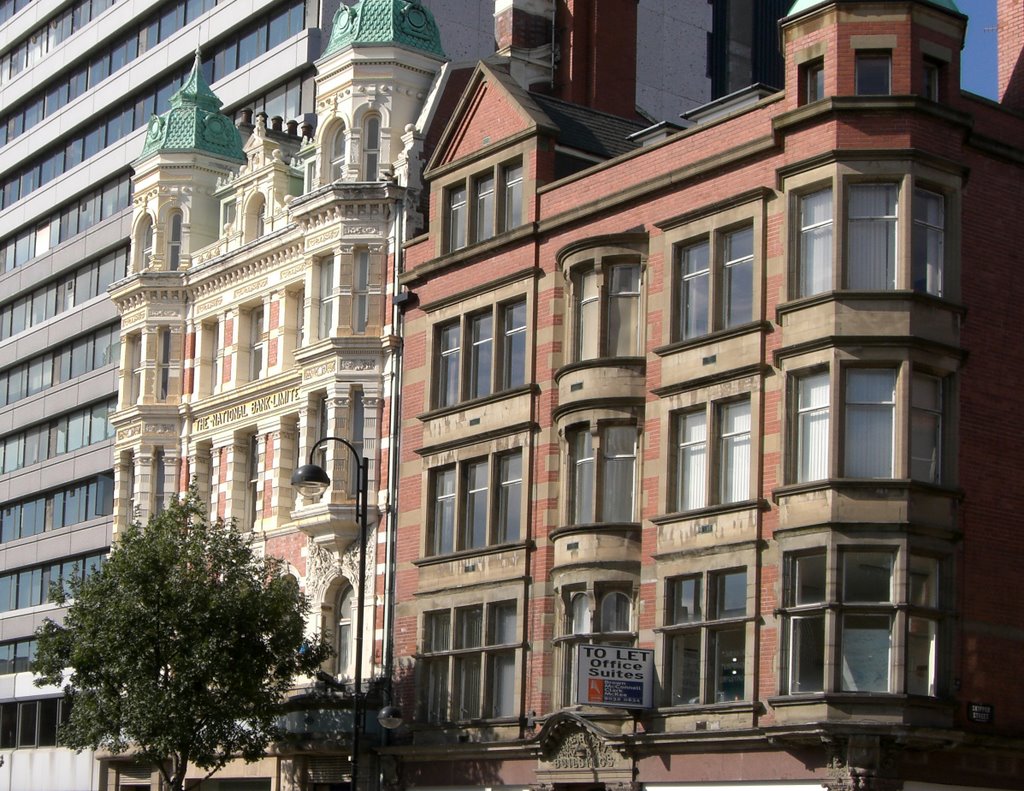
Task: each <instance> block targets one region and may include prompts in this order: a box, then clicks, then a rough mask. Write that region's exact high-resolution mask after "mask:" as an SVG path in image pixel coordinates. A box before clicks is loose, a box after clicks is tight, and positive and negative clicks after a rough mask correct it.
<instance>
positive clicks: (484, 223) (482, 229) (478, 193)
mask: <svg viewBox="0 0 1024 791" xmlns="http://www.w3.org/2000/svg"><path fill="white" fill-rule="evenodd" d="M473 211H474V213H475V214H476V223H475V229H476V234H475V239H474V241H477V242H482V241H484V240H485V239H490V238H491V237H492V236H494V176H492V175H486V176H481V177H480V178H478V179H476V180H475V181H474V182H473Z"/></svg>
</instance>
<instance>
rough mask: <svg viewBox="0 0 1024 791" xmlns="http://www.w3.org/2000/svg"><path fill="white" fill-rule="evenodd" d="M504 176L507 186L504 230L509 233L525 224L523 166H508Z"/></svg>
mask: <svg viewBox="0 0 1024 791" xmlns="http://www.w3.org/2000/svg"><path fill="white" fill-rule="evenodd" d="M502 175H503V179H504V185H505V195H504V204H505V206H504V208H505V212H504V225H503V227H502V230H504V231H509V230H511V229H512V228H517V227H519V226H520V225H522V223H523V166H522V165H508V166H507V167H505V169H504V172H503V174H502Z"/></svg>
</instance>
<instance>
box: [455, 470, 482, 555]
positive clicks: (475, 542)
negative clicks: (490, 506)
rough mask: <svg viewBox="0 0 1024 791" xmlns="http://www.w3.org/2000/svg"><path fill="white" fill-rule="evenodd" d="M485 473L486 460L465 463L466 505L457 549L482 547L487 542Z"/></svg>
mask: <svg viewBox="0 0 1024 791" xmlns="http://www.w3.org/2000/svg"><path fill="white" fill-rule="evenodd" d="M487 473H488V464H487V462H486V461H475V462H471V463H469V464H467V465H466V469H465V475H466V480H465V484H464V485H465V487H466V505H465V511H464V513H463V523H462V536H461V541H460V546H459V549H470V548H475V547H482V546H484V545H485V544H486V543H487V491H488V489H489V486H488V480H487Z"/></svg>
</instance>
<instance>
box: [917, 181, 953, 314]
mask: <svg viewBox="0 0 1024 791" xmlns="http://www.w3.org/2000/svg"><path fill="white" fill-rule="evenodd" d="M945 225H946V219H945V200H944V199H943V197H942V195H939V194H938V193H935V192H930V191H928V190H923V189H916V190H914V238H913V263H912V266H911V270H912V271H911V287H912V288H913V289H914V291H920V292H922V293H925V294H934V295H935V296H942V274H943V264H944V260H945V247H944V235H945Z"/></svg>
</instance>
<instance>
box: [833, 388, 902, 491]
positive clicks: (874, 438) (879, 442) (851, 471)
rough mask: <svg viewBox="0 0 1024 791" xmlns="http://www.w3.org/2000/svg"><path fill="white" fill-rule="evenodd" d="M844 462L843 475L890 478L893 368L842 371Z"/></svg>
mask: <svg viewBox="0 0 1024 791" xmlns="http://www.w3.org/2000/svg"><path fill="white" fill-rule="evenodd" d="M845 407H846V435H845V440H846V441H845V464H844V467H843V473H844V475H845V476H846V477H847V478H892V477H893V462H894V459H893V456H894V442H895V421H896V371H895V370H891V369H880V370H879V369H872V368H867V369H864V368H853V369H850V370H848V371H847V372H846V404H845Z"/></svg>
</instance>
